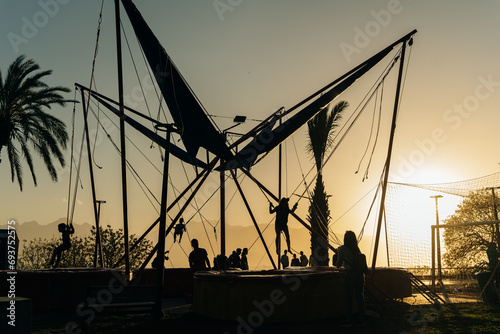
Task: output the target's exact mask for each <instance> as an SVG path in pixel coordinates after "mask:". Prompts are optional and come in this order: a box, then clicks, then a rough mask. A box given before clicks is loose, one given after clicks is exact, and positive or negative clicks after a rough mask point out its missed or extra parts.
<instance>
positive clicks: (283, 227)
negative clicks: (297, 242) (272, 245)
mask: <svg viewBox="0 0 500 334" xmlns="http://www.w3.org/2000/svg"><path fill="white" fill-rule="evenodd" d="M296 209H297V203H295V205H294V206H293V208H292V209H291V210H290V208H289V206H288V198H286V197H283V198H282V199H281V200H280V202H279V205H278V206H277V207H274V206H273V203H271V202H269V213H275V212H276V221H275V225H274V226H275V230H276V253H278V255H279V242H280V234H281V231H283V233H285V239H286V245H287V247H288V252H290V253H291V252H292V251H291V250H290V233H289V232H288V214H290V213H293V212H294V211H295V210H296Z"/></svg>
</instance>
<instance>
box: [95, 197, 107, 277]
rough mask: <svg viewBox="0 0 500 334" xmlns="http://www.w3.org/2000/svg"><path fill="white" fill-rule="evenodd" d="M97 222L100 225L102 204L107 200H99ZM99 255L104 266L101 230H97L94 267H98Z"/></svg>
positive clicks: (102, 266)
mask: <svg viewBox="0 0 500 334" xmlns="http://www.w3.org/2000/svg"><path fill="white" fill-rule="evenodd" d="M96 202H97V204H98V206H97V224H96V226H99V224H100V222H101V204H104V203H106V201H102V200H97V201H96ZM98 256H99V263H100V264H101V268H104V259H103V256H102V246H101V237H100V231H96V240H95V250H94V268H97V257H98Z"/></svg>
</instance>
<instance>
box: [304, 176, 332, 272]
mask: <svg viewBox="0 0 500 334" xmlns="http://www.w3.org/2000/svg"><path fill="white" fill-rule="evenodd" d="M308 220H309V221H310V222H311V229H312V230H314V231H316V232H317V233H318V235H319V236H320V237H318V236H315V235H311V252H312V256H313V258H314V259H315V260H316V263H317V264H318V265H319V266H328V262H329V258H328V246H327V245H326V244H325V242H324V241H323V240H328V223H329V220H330V209H329V207H328V197H327V194H326V192H325V185H324V183H323V176H322V175H321V173H319V174H318V177H317V179H316V184H315V186H314V190H313V197H312V199H311V205H310V206H309V217H308ZM322 238H323V239H322Z"/></svg>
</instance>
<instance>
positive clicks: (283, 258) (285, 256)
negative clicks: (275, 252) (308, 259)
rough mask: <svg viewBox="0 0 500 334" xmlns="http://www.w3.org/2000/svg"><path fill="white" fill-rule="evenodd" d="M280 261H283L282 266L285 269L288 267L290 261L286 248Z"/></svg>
mask: <svg viewBox="0 0 500 334" xmlns="http://www.w3.org/2000/svg"><path fill="white" fill-rule="evenodd" d="M280 262H281V266H282V267H283V269H285V268H286V267H288V265H289V263H290V262H289V260H288V255H286V249H285V250H284V252H283V255H281V258H280Z"/></svg>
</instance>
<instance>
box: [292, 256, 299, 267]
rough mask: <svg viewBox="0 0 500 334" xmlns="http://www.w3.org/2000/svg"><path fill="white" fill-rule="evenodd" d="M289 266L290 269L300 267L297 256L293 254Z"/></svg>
mask: <svg viewBox="0 0 500 334" xmlns="http://www.w3.org/2000/svg"><path fill="white" fill-rule="evenodd" d="M290 265H291V266H292V267H300V261H299V259H297V254H293V258H292V263H291V264H290Z"/></svg>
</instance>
